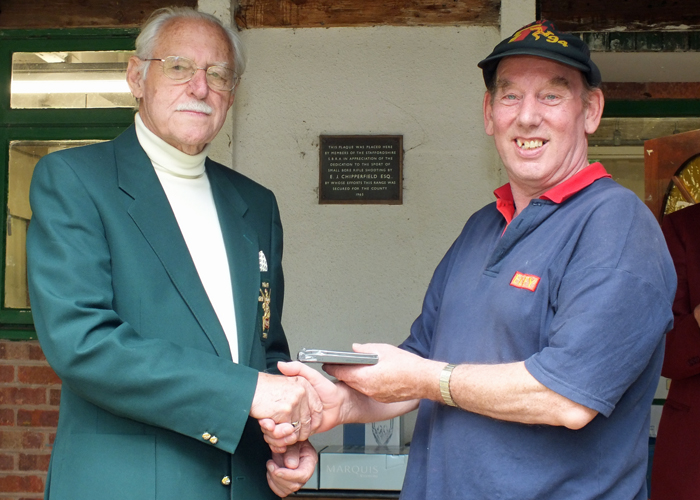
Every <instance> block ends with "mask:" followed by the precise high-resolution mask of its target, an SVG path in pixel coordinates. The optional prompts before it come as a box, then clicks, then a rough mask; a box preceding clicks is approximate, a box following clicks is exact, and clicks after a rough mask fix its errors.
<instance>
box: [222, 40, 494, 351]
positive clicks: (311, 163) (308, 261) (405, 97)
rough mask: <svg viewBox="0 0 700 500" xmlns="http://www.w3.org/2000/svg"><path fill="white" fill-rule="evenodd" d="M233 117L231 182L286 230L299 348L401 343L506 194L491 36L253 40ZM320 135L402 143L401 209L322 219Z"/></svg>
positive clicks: (335, 213) (331, 210)
mask: <svg viewBox="0 0 700 500" xmlns="http://www.w3.org/2000/svg"><path fill="white" fill-rule="evenodd" d="M242 37H243V39H244V41H245V43H246V46H247V48H248V69H247V70H246V73H245V75H244V81H243V82H242V84H241V86H240V89H239V91H238V95H237V97H236V103H235V104H234V116H235V123H234V134H233V135H234V143H233V165H234V168H235V169H236V170H238V171H240V172H242V173H244V174H246V175H248V176H250V177H252V178H253V179H255V180H257V181H259V182H261V183H262V184H264V185H266V186H268V187H269V188H271V189H272V190H273V191H274V192H275V193H276V194H277V197H278V200H279V204H280V210H281V213H282V222H283V224H284V228H285V257H284V267H285V274H286V279H287V293H286V297H285V311H284V324H285V326H286V329H287V332H288V336H289V339H290V343H291V347H292V350H293V351H296V350H298V348H299V347H302V346H308V347H322V348H339V349H340V348H349V347H350V344H351V342H353V341H357V342H370V341H376V342H390V343H399V342H400V341H402V340H403V339H404V338H405V337H406V335H407V334H408V329H409V327H410V325H411V322H412V321H413V319H414V318H415V317H416V315H417V314H418V313H419V311H420V305H421V300H422V296H423V294H424V292H425V289H426V286H427V284H428V281H429V279H430V276H431V274H432V271H433V269H434V267H435V266H436V264H437V263H438V262H439V260H440V258H441V257H442V255H443V254H444V252H445V251H446V250H447V248H448V247H449V245H450V243H451V242H452V241H453V239H454V238H455V237H456V236H457V235H458V234H459V231H460V230H461V228H462V225H463V224H464V222H465V221H466V219H467V217H468V216H469V215H470V214H471V213H473V212H474V211H475V210H477V209H478V208H480V207H481V206H483V205H484V204H485V203H488V202H489V201H491V199H492V197H491V191H492V190H493V189H494V188H495V187H496V186H497V184H498V177H497V172H496V168H495V167H494V165H495V164H496V163H497V162H496V161H495V153H494V148H493V146H492V143H491V140H490V138H488V137H487V136H486V135H485V134H484V132H483V121H482V113H481V102H482V96H483V81H482V79H481V74H480V72H479V71H477V68H476V63H477V61H478V60H479V59H480V58H481V57H483V56H484V54H488V52H489V51H490V49H491V47H492V46H493V45H494V43H495V42H496V41H497V40H498V32H497V31H496V30H495V29H492V28H491V29H489V28H458V27H446V28H415V27H412V28H396V27H375V28H331V29H297V30H293V29H256V30H248V31H244V32H242ZM320 134H401V135H403V136H404V150H405V152H406V153H405V156H404V203H403V205H399V206H385V205H382V206H377V205H363V206H357V205H355V206H352V205H319V204H318V194H317V190H318V177H319V166H318V162H319V160H318V136H319V135H320Z"/></svg>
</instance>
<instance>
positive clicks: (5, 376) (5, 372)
mask: <svg viewBox="0 0 700 500" xmlns="http://www.w3.org/2000/svg"><path fill="white" fill-rule="evenodd" d="M14 381H15V367H14V366H12V365H0V383H6V384H8V383H10V382H14Z"/></svg>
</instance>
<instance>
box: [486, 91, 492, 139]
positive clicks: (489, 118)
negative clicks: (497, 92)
mask: <svg viewBox="0 0 700 500" xmlns="http://www.w3.org/2000/svg"><path fill="white" fill-rule="evenodd" d="M491 101H492V99H491V94H490V93H489V92H488V91H486V93H485V94H484V130H486V134H488V135H493V104H492V103H491Z"/></svg>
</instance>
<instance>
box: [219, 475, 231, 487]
mask: <svg viewBox="0 0 700 500" xmlns="http://www.w3.org/2000/svg"><path fill="white" fill-rule="evenodd" d="M221 484H223V485H224V486H228V485H229V484H231V478H230V477H228V476H224V477H223V478H222V479H221Z"/></svg>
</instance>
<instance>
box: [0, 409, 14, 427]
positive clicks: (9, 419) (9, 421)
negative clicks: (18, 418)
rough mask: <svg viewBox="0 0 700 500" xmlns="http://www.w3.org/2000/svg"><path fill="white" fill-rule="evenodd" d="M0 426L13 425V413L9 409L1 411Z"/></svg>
mask: <svg viewBox="0 0 700 500" xmlns="http://www.w3.org/2000/svg"><path fill="white" fill-rule="evenodd" d="M0 425H15V411H14V410H12V409H10V408H3V409H1V410H0Z"/></svg>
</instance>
